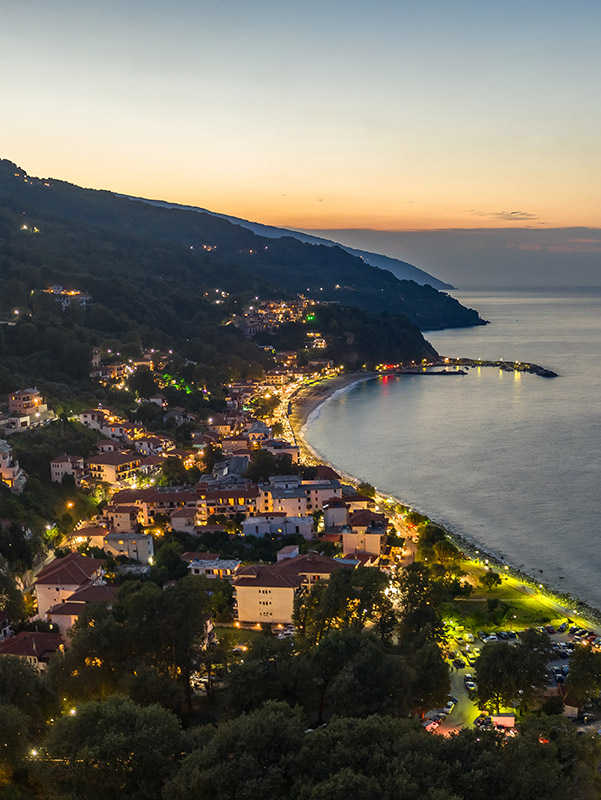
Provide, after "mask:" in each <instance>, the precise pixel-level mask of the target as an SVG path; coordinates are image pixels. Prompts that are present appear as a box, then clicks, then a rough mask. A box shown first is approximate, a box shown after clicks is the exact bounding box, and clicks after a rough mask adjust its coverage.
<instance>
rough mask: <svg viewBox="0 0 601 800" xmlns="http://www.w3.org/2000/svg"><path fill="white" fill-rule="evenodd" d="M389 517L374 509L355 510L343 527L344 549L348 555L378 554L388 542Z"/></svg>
mask: <svg viewBox="0 0 601 800" xmlns="http://www.w3.org/2000/svg"><path fill="white" fill-rule="evenodd" d="M387 527H388V519H387V517H386V516H385V515H384V514H375V513H374V512H373V511H368V510H361V511H354V512H353V513H352V514H351V515H350V517H349V521H348V524H347V525H345V526H344V527H343V528H342V551H343V553H344V554H345V555H346V554H347V553H348V554H351V555H352V554H353V553H369V554H370V555H373V556H378V555H380V553H381V552H382V546H383V545H384V543H385V542H386V529H387Z"/></svg>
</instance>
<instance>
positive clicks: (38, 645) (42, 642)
mask: <svg viewBox="0 0 601 800" xmlns="http://www.w3.org/2000/svg"><path fill="white" fill-rule="evenodd" d="M62 643H63V640H62V638H61V635H60V633H39V632H32V631H21V633H18V634H17V635H16V636H11V637H10V639H6V640H5V641H4V642H1V643H0V655H3V656H35V657H36V658H38V659H42V658H46V659H48V658H50V656H51V655H52V654H53V653H56V651H57V650H58V649H59V647H60V646H61V645H62Z"/></svg>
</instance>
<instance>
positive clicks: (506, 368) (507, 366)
mask: <svg viewBox="0 0 601 800" xmlns="http://www.w3.org/2000/svg"><path fill="white" fill-rule="evenodd" d="M473 367H496V369H500V370H502V371H503V372H527V373H530V374H531V375H538V376H539V377H541V378H557V377H558V375H557V373H556V372H553V370H551V369H547V368H546V367H541V366H540V365H539V364H533V363H532V362H528V363H526V362H525V361H503V360H502V359H498V360H496V361H495V360H490V359H485V358H446V357H440V358H437V359H432V360H430V361H426V360H424V361H423V362H422V363H421V364H410V365H407V366H403V365H402V364H398V365H390V366H388V367H385V368H384V370H383V371H385V372H388V374H393V375H467V374H468V372H467V371H468V370H469V369H470V368H473Z"/></svg>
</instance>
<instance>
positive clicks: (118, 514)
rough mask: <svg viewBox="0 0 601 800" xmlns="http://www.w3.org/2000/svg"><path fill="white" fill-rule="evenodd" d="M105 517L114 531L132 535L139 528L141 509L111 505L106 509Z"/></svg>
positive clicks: (131, 506) (132, 506) (116, 504)
mask: <svg viewBox="0 0 601 800" xmlns="http://www.w3.org/2000/svg"><path fill="white" fill-rule="evenodd" d="M104 516H105V517H106V520H107V522H108V524H109V525H110V527H111V528H112V529H113V530H114V531H121V532H124V533H132V532H133V531H135V530H136V529H137V527H138V517H139V516H140V509H139V507H138V506H136V505H121V504H120V503H110V504H109V505H107V506H106V507H105V509H104Z"/></svg>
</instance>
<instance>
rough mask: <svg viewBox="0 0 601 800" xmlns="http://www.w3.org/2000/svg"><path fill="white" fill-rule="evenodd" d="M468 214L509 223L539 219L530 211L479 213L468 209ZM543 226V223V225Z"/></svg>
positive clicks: (473, 209)
mask: <svg viewBox="0 0 601 800" xmlns="http://www.w3.org/2000/svg"><path fill="white" fill-rule="evenodd" d="M465 213H466V214H472V215H474V216H476V217H485V218H487V219H504V220H508V221H509V222H523V221H524V220H531V219H536V220H537V219H538V214H531V213H530V212H529V211H478V210H477V209H475V208H468V209H467V210H466V212H465ZM541 224H542V223H541Z"/></svg>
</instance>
